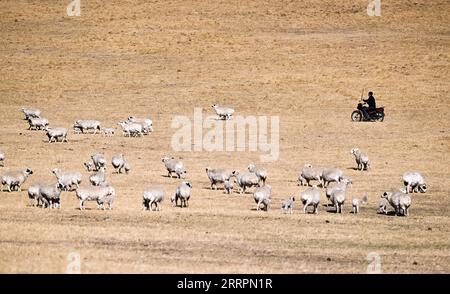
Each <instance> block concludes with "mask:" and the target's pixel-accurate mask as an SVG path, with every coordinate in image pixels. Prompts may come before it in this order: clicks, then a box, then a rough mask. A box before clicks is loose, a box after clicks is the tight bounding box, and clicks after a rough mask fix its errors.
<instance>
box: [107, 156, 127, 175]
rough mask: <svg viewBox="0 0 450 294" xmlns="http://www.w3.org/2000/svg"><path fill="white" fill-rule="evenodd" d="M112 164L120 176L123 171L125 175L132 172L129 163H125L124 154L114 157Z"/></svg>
mask: <svg viewBox="0 0 450 294" xmlns="http://www.w3.org/2000/svg"><path fill="white" fill-rule="evenodd" d="M111 164H112V166H113V167H114V169H116V172H117V173H118V174H121V173H122V170H124V171H125V173H128V171H129V170H130V165H128V164H127V162H126V161H125V158H124V156H123V154H118V155H115V156H113V158H112V161H111Z"/></svg>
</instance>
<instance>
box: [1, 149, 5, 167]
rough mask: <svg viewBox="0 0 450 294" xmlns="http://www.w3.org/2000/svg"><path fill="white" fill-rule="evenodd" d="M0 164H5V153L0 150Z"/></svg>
mask: <svg viewBox="0 0 450 294" xmlns="http://www.w3.org/2000/svg"><path fill="white" fill-rule="evenodd" d="M0 166H5V153H3V152H2V151H1V150H0Z"/></svg>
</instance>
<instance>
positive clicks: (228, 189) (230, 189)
mask: <svg viewBox="0 0 450 294" xmlns="http://www.w3.org/2000/svg"><path fill="white" fill-rule="evenodd" d="M223 187H224V189H225V193H227V194H231V193H233V182H230V181H229V180H226V181H225V182H223Z"/></svg>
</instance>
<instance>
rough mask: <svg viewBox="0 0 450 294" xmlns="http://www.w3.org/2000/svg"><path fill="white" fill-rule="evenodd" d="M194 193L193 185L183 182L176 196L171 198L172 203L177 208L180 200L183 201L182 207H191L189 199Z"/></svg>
mask: <svg viewBox="0 0 450 294" xmlns="http://www.w3.org/2000/svg"><path fill="white" fill-rule="evenodd" d="M191 193H192V184H191V183H189V182H181V184H180V185H179V186H178V187H177V189H176V191H175V194H174V196H173V197H172V198H171V201H172V203H174V204H175V206H177V203H178V199H180V201H181V207H183V204H184V207H188V206H189V198H190V197H191Z"/></svg>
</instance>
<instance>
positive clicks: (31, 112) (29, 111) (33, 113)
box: [22, 107, 41, 120]
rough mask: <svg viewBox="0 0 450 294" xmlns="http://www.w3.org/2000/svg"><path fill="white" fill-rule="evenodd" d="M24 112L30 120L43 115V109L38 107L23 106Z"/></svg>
mask: <svg viewBox="0 0 450 294" xmlns="http://www.w3.org/2000/svg"><path fill="white" fill-rule="evenodd" d="M22 112H23V114H24V115H25V119H26V120H29V119H30V118H40V117H41V111H40V110H39V109H37V108H30V107H22Z"/></svg>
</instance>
